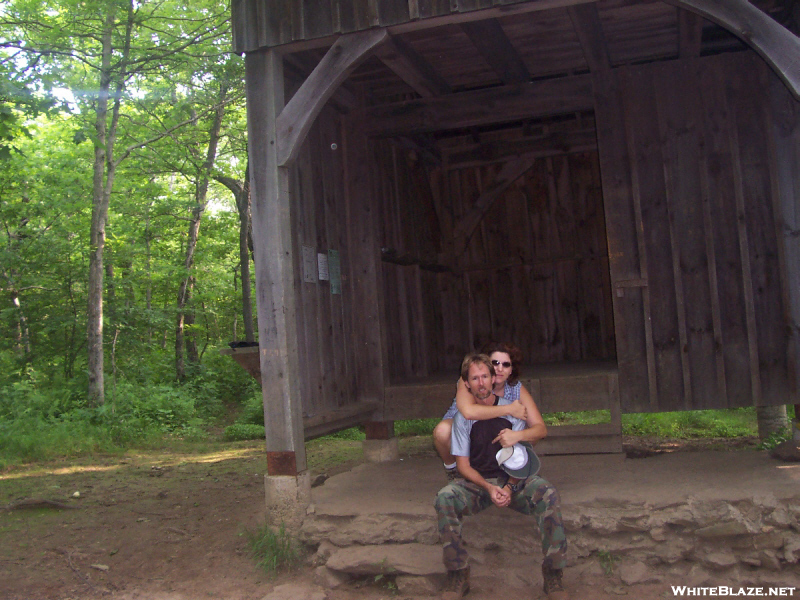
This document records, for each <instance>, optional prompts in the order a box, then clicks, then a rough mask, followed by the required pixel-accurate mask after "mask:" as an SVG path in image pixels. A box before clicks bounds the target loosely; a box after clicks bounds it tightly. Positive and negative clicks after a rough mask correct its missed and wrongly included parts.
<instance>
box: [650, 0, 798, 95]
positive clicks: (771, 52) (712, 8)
mask: <svg viewBox="0 0 800 600" xmlns="http://www.w3.org/2000/svg"><path fill="white" fill-rule="evenodd" d="M664 2H666V3H667V4H672V5H673V6H677V7H678V8H684V9H686V10H690V11H692V12H695V13H698V14H699V15H702V16H704V17H705V18H707V19H708V20H709V21H713V22H714V23H716V24H717V25H720V26H722V27H724V28H725V29H727V30H728V31H730V32H731V33H733V34H734V35H736V36H737V37H739V38H740V39H741V40H742V41H744V42H745V43H746V44H748V45H749V46H750V47H752V48H753V49H754V50H755V51H756V52H758V53H759V54H760V55H761V57H762V58H763V59H764V60H765V61H767V63H769V65H770V66H771V67H772V68H773V69H774V70H775V72H776V73H777V74H778V76H779V77H780V78H781V79H782V80H783V82H784V83H785V84H786V86H787V87H788V88H789V90H790V91H791V92H792V94H793V95H794V97H795V98H797V99H800V38H798V37H797V36H796V35H794V34H793V33H792V32H791V31H789V30H788V29H786V28H785V27H783V26H782V25H781V24H780V23H778V22H777V21H775V20H774V19H772V18H771V17H770V16H769V15H767V14H766V13H765V12H763V11H762V10H760V9H759V8H756V7H755V6H753V5H752V4H750V2H748V1H747V0H664Z"/></svg>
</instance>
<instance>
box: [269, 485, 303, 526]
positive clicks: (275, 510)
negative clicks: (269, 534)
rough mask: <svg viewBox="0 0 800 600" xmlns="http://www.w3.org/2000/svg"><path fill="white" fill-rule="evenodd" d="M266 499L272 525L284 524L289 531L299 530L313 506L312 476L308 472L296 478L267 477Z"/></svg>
mask: <svg viewBox="0 0 800 600" xmlns="http://www.w3.org/2000/svg"><path fill="white" fill-rule="evenodd" d="M264 497H265V499H266V501H267V522H268V523H269V524H270V525H276V526H277V525H280V524H281V523H284V524H285V525H286V528H287V529H297V528H299V527H300V525H302V523H303V519H305V517H306V509H307V508H308V506H309V505H310V504H311V475H310V473H309V472H308V471H303V472H302V473H298V474H297V475H296V476H295V475H265V476H264Z"/></svg>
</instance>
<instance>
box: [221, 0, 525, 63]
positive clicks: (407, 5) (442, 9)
mask: <svg viewBox="0 0 800 600" xmlns="http://www.w3.org/2000/svg"><path fill="white" fill-rule="evenodd" d="M522 1H523V0H233V2H232V7H231V8H232V15H233V17H232V18H233V50H234V52H250V51H252V50H256V49H258V48H262V47H265V46H270V47H271V46H278V45H281V44H287V43H290V42H296V41H300V40H310V39H315V38H322V37H326V36H329V35H333V34H338V33H350V32H353V31H361V30H362V29H369V28H370V27H389V26H391V25H397V24H400V23H408V22H410V21H416V20H419V19H427V18H430V17H442V16H447V15H451V14H458V13H464V12H470V11H473V10H480V9H484V8H492V7H493V6H505V5H509V4H519V3H521V2H522Z"/></svg>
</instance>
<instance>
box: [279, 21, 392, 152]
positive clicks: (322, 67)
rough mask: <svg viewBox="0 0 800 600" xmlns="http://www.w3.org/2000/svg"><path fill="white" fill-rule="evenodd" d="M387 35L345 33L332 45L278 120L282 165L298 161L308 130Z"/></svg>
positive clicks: (381, 32) (380, 32) (382, 33)
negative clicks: (343, 84) (342, 85)
mask: <svg viewBox="0 0 800 600" xmlns="http://www.w3.org/2000/svg"><path fill="white" fill-rule="evenodd" d="M387 37H388V34H387V33H386V30H385V29H373V30H368V31H361V32H359V33H352V34H348V35H343V36H341V37H340V38H339V39H338V40H336V42H335V43H334V44H333V46H331V47H330V49H329V50H328V52H327V54H325V56H324V57H323V58H322V60H321V61H320V62H319V64H318V65H317V66H316V68H315V69H314V70H313V71H312V72H311V75H309V76H308V79H306V80H305V82H304V83H303V85H302V86H300V89H299V90H298V91H297V93H296V94H295V95H294V96H293V97H292V99H291V100H290V101H289V103H288V104H287V105H286V106H285V107H284V108H283V110H282V111H281V114H280V115H278V118H277V119H276V125H277V138H278V140H277V143H278V166H281V167H285V166H287V165H289V164H290V163H292V162H293V161H294V160H295V158H296V157H297V153H298V151H299V150H300V145H301V144H302V143H303V140H305V138H306V135H307V134H308V130H309V129H311V125H313V124H314V120H315V119H316V118H317V115H318V114H319V111H321V110H322V107H323V106H324V105H325V103H326V102H327V101H328V99H329V98H330V97H331V96H332V95H333V93H334V92H335V91H336V88H338V87H339V85H340V84H341V83H342V82H343V81H344V80H345V79H347V77H348V75H350V73H351V72H352V71H353V69H355V68H356V67H357V66H358V65H359V64H360V63H361V61H363V60H364V59H366V58H367V57H368V56H369V53H370V52H371V51H372V49H373V48H375V47H376V46H378V45H379V44H381V43H383V42H384V41H386V39H387Z"/></svg>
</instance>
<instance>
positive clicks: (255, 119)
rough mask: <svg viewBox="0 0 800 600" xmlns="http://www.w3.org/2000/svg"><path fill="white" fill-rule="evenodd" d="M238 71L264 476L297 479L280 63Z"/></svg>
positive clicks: (248, 64)
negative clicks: (243, 93)
mask: <svg viewBox="0 0 800 600" xmlns="http://www.w3.org/2000/svg"><path fill="white" fill-rule="evenodd" d="M245 69H246V82H247V83H246V90H247V112H248V135H249V139H250V140H251V143H250V144H249V155H250V182H251V195H252V196H251V197H252V214H253V250H254V255H255V268H256V297H257V303H258V335H259V354H260V361H261V389H262V394H263V401H264V425H265V428H266V441H267V473H268V474H269V475H297V473H298V472H301V471H305V469H306V455H305V445H304V433H303V412H302V398H301V397H300V387H299V385H298V381H299V378H300V372H299V360H298V353H297V346H298V343H297V323H296V320H295V318H296V317H295V289H294V278H293V257H292V218H291V202H290V198H289V174H288V169H287V168H286V167H279V166H278V160H277V150H278V140H277V135H276V119H277V117H278V115H279V114H280V112H281V110H283V107H284V104H285V100H284V89H283V57H282V56H281V55H280V54H279V53H278V52H277V51H276V50H274V49H273V50H266V51H258V52H253V53H248V54H247V56H246V58H245Z"/></svg>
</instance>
